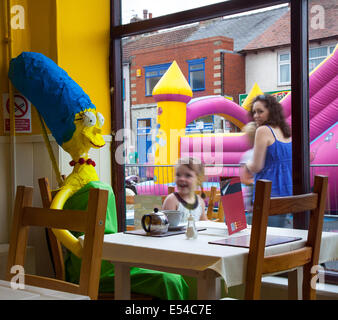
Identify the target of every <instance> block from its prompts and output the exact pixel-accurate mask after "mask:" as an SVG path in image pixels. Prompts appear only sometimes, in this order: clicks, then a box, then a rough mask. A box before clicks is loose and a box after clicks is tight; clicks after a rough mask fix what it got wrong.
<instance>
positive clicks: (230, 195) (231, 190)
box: [220, 177, 247, 235]
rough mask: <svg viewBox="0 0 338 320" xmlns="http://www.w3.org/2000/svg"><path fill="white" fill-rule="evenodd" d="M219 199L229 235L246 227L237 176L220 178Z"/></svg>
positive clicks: (240, 188) (239, 182) (240, 187)
mask: <svg viewBox="0 0 338 320" xmlns="http://www.w3.org/2000/svg"><path fill="white" fill-rule="evenodd" d="M220 189H221V200H222V204H223V210H224V217H225V223H226V225H227V227H228V233H229V235H231V234H233V233H236V232H238V231H240V230H243V229H246V227H247V225H246V218H245V210H244V201H243V194H242V186H241V180H240V178H239V177H221V178H220Z"/></svg>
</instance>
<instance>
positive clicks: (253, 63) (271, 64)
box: [245, 50, 290, 93]
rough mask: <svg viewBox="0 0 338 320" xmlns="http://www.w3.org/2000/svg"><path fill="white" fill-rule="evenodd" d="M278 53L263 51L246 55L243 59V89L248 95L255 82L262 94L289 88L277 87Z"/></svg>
mask: <svg viewBox="0 0 338 320" xmlns="http://www.w3.org/2000/svg"><path fill="white" fill-rule="evenodd" d="M277 59H278V51H277V50H275V51H271V50H264V51H261V52H258V53H257V54H255V53H248V54H247V55H246V57H245V81H246V83H245V89H246V93H249V92H250V90H251V89H252V87H253V85H254V83H255V82H256V83H257V84H258V86H259V87H260V88H261V90H262V91H263V92H267V91H275V90H285V89H289V88H290V87H289V86H278V85H277V83H278V82H277V80H278V79H277V75H278V72H277V71H278V61H277Z"/></svg>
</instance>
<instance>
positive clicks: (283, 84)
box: [277, 50, 291, 86]
mask: <svg viewBox="0 0 338 320" xmlns="http://www.w3.org/2000/svg"><path fill="white" fill-rule="evenodd" d="M283 54H288V55H289V59H288V61H287V62H284V61H283V62H281V61H280V56H281V55H283ZM277 64H278V72H277V86H289V85H290V84H291V53H290V51H288V50H281V51H279V52H278V54H277ZM284 65H288V66H289V68H288V69H289V81H285V82H282V81H281V66H284Z"/></svg>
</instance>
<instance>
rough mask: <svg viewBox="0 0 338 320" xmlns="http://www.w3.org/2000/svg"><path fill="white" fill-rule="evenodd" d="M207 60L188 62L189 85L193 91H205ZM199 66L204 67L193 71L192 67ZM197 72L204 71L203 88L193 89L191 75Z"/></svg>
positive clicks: (199, 59)
mask: <svg viewBox="0 0 338 320" xmlns="http://www.w3.org/2000/svg"><path fill="white" fill-rule="evenodd" d="M205 60H206V58H205V57H204V58H198V59H192V60H187V63H188V80H189V85H190V87H191V90H192V91H204V90H205ZM197 64H202V65H203V67H202V68H199V69H196V70H191V67H192V66H195V65H197ZM197 71H203V87H201V88H193V86H192V83H191V81H190V74H192V73H194V72H197Z"/></svg>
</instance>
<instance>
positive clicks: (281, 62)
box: [278, 46, 335, 85]
mask: <svg viewBox="0 0 338 320" xmlns="http://www.w3.org/2000/svg"><path fill="white" fill-rule="evenodd" d="M334 48H335V46H325V47H316V48H310V49H309V72H311V71H312V70H314V69H315V68H316V67H317V66H318V65H319V64H320V63H321V62H322V61H323V60H324V59H325V58H326V57H327V56H328V55H330V54H331V53H332V52H333V50H334ZM290 59H291V56H290V52H279V53H278V85H289V84H290V83H291V62H290Z"/></svg>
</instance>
